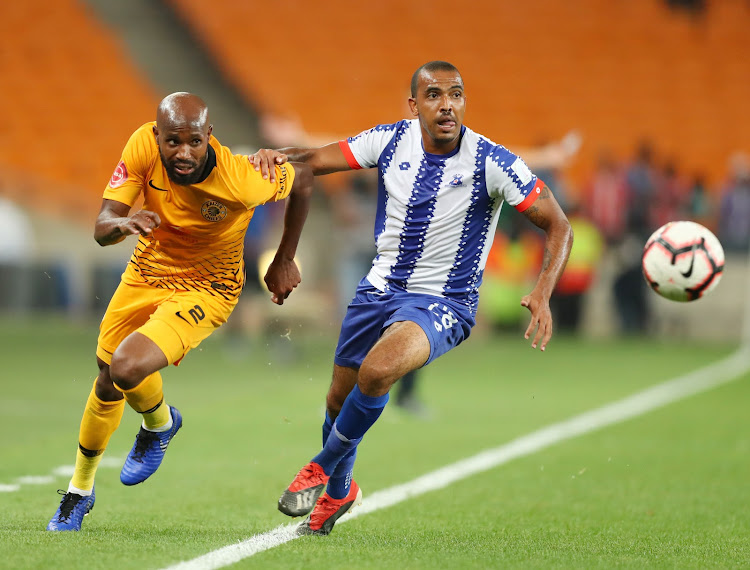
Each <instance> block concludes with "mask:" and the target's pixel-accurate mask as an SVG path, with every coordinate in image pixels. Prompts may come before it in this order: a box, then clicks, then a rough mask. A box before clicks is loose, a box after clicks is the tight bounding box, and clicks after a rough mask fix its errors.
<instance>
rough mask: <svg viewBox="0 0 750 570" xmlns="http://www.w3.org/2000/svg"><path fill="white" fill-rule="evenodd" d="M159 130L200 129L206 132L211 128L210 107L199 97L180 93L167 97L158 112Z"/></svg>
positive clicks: (160, 104) (157, 123) (162, 101)
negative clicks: (209, 120) (209, 119)
mask: <svg viewBox="0 0 750 570" xmlns="http://www.w3.org/2000/svg"><path fill="white" fill-rule="evenodd" d="M156 126H157V127H158V128H159V129H170V128H185V127H192V128H198V129H201V130H203V131H204V132H205V130H206V129H208V127H209V122H208V106H207V105H206V102H205V101H203V99H201V98H200V97H198V96H197V95H193V94H192V93H185V92H184V91H179V92H177V93H172V94H171V95H167V96H166V97H164V99H162V100H161V103H159V107H158V109H157V110H156Z"/></svg>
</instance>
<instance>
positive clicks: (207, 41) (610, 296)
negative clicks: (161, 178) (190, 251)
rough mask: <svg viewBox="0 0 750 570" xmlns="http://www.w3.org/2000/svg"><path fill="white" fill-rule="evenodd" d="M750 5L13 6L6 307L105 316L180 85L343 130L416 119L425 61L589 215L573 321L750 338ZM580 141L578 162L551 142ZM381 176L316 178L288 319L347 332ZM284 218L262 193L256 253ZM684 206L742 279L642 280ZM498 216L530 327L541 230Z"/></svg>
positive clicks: (496, 272) (277, 133)
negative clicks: (661, 295)
mask: <svg viewBox="0 0 750 570" xmlns="http://www.w3.org/2000/svg"><path fill="white" fill-rule="evenodd" d="M749 18H750V6H749V5H748V3H747V2H746V1H743V0H722V1H718V0H717V1H712V2H704V1H700V0H693V1H690V0H684V1H679V0H672V1H667V0H640V1H638V2H612V1H609V0H579V1H577V2H560V1H558V0H534V1H530V2H510V1H507V2H506V1H502V2H469V3H467V4H466V5H464V6H461V8H460V9H459V8H458V7H457V5H456V4H455V3H451V2H443V1H442V0H439V1H433V2H412V3H406V4H404V3H402V2H396V1H395V0H393V1H392V0H383V1H380V2H372V3H369V2H368V3H362V2H354V3H352V2H345V1H343V0H329V1H327V2H324V3H318V4H316V5H315V6H313V5H312V4H310V3H309V2H304V1H301V0H300V1H293V0H287V1H282V2H274V3H265V2H252V1H247V2H240V1H230V0H217V1H216V2H211V3H206V2H199V1H196V0H160V1H158V2H153V1H149V0H133V1H129V2H116V1H113V0H60V1H58V2H43V1H37V2H23V3H21V2H9V3H5V4H4V5H3V7H2V18H0V32H2V38H3V39H2V44H0V45H1V46H2V48H1V51H0V70H1V71H2V78H3V89H2V90H0V104H1V105H2V108H3V109H4V111H5V112H4V118H3V121H2V133H3V136H2V137H0V198H2V215H3V220H5V221H4V223H3V224H2V225H1V226H0V232H2V234H1V235H2V237H1V239H2V243H3V247H2V251H1V252H0V262H1V263H2V269H0V288H1V289H0V290H1V291H2V296H1V298H0V307H1V308H2V310H3V311H6V312H14V313H22V314H29V313H35V312H38V311H48V310H50V311H56V312H63V313H65V314H69V315H73V316H82V315H83V316H86V317H97V316H98V315H100V314H101V312H102V311H103V309H104V307H105V306H106V300H107V298H108V295H109V293H110V292H111V290H112V288H113V286H114V285H115V284H116V281H117V277H118V275H119V271H120V268H121V267H122V265H123V263H124V262H125V260H126V259H127V258H128V256H129V254H130V248H131V245H132V244H129V243H126V244H121V245H119V246H117V247H112V248H105V249H102V248H99V247H98V246H97V245H96V244H95V243H94V242H93V239H92V238H91V233H92V227H93V220H94V218H95V215H96V212H97V211H98V208H99V205H100V200H101V193H102V190H103V188H104V185H105V184H106V182H107V180H108V179H109V177H110V175H111V172H112V170H113V169H114V166H115V165H116V164H117V162H118V159H119V156H120V152H121V150H122V147H123V145H124V144H125V142H126V140H127V138H128V136H129V135H130V134H131V133H132V132H133V131H134V130H135V129H136V128H137V127H138V126H139V125H141V124H142V123H143V122H146V121H149V120H152V119H153V118H154V115H155V107H156V105H157V103H158V101H159V100H160V99H161V97H163V96H164V95H166V94H168V93H170V92H173V91H177V90H187V91H193V92H195V93H197V94H199V95H201V96H203V97H204V98H205V99H206V101H207V102H208V104H209V107H210V111H211V115H212V121H213V123H214V127H215V128H214V133H215V134H216V136H217V138H218V139H219V140H220V141H222V142H223V143H224V144H226V145H229V146H231V147H233V148H234V149H236V151H237V152H251V151H253V150H254V149H256V148H258V147H261V146H275V147H278V146H281V145H292V144H294V145H305V144H307V145H310V144H323V143H326V142H330V141H334V140H337V139H339V138H342V137H345V136H351V135H354V134H356V133H358V132H360V131H362V130H364V129H366V128H369V127H371V126H373V125H375V124H378V123H386V122H394V121H397V120H399V119H401V118H403V117H405V116H406V111H407V107H406V98H407V96H408V85H409V80H410V78H411V74H412V72H413V71H414V69H415V68H416V67H417V66H419V65H420V64H422V63H424V62H425V61H429V60H431V59H445V60H448V61H451V62H452V63H454V64H455V65H457V66H458V68H459V69H460V70H461V72H462V74H463V77H464V81H465V84H466V90H467V95H468V109H467V114H466V123H467V124H468V125H469V126H470V127H472V128H473V129H474V130H476V131H479V132H481V133H482V134H484V135H486V136H488V137H490V138H492V139H493V140H495V141H496V142H499V143H501V144H504V145H505V146H507V147H509V148H510V149H511V150H514V151H516V152H518V153H520V154H522V155H523V156H525V157H526V158H527V159H528V160H529V162H530V163H531V164H532V167H534V169H535V171H537V172H538V174H539V175H540V177H542V178H543V179H545V180H546V181H547V182H548V184H549V185H550V187H551V188H553V190H554V191H555V193H556V195H557V198H558V200H559V201H560V202H561V203H562V204H563V205H564V206H565V208H566V210H567V211H568V213H569V215H570V216H571V217H573V218H575V221H576V224H577V228H576V229H577V230H579V231H578V232H577V235H578V237H579V239H578V241H577V243H576V249H577V250H579V251H578V252H577V254H576V255H575V256H574V259H575V262H574V263H575V265H576V266H575V267H574V268H573V269H571V272H572V271H574V270H575V271H578V272H579V273H583V275H584V279H582V280H573V281H574V282H572V283H565V282H564V283H563V284H562V285H561V290H560V291H558V293H559V295H558V297H559V298H560V304H562V305H563V306H562V307H556V310H558V309H559V311H563V312H564V315H565V316H564V317H563V320H564V322H561V324H563V325H564V326H568V325H570V326H569V328H571V329H574V330H575V332H580V333H583V334H592V335H595V336H602V335H616V334H618V333H622V332H626V333H628V334H630V333H637V334H640V333H645V334H664V333H666V334H679V335H683V336H696V335H697V336H703V335H708V336H712V337H721V338H725V339H732V338H736V337H737V334H738V331H739V326H740V325H739V317H738V315H739V312H738V311H737V310H736V308H737V307H736V305H737V303H738V298H739V296H740V294H741V291H742V289H744V286H745V280H744V260H743V255H742V254H743V252H745V251H746V250H747V249H748V243H749V242H750V197H749V195H750V189H749V186H750V182H748V179H750V159H749V158H748V153H750V105H748V104H747V102H748V101H750V69H749V68H748V64H747V61H748V56H749V55H750V34H748V33H747V24H748V21H749ZM354 22H356V25H354ZM566 141H567V142H568V143H571V142H572V145H570V144H569V145H568V146H569V147H570V152H569V154H568V155H567V158H566V160H564V161H562V162H558V163H557V164H553V165H552V166H550V165H549V164H545V163H539V162H538V161H535V160H533V158H534V157H533V156H532V154H533V152H535V151H539V150H540V149H544V148H550V147H549V145H553V146H554V145H556V144H557V145H560V144H562V145H565V144H566ZM577 141H579V142H580V145H577V144H576V142H577ZM372 185H373V181H372V177H368V176H366V175H360V176H357V175H355V174H352V173H346V174H342V175H337V176H329V177H326V178H320V179H318V187H319V190H320V191H319V193H318V199H317V201H316V204H315V209H314V211H313V213H312V215H311V219H310V222H309V225H308V228H307V231H306V233H305V236H304V243H303V245H302V248H301V251H300V261H301V263H302V265H303V266H304V275H303V277H304V279H305V282H304V285H303V286H302V288H301V289H300V291H299V292H298V293H297V294H296V295H295V296H296V297H298V299H297V300H296V302H295V300H294V299H292V300H291V301H290V304H289V306H288V307H285V309H284V311H283V315H284V316H285V317H287V316H288V317H290V318H292V319H295V318H296V315H294V313H296V312H299V313H304V314H303V315H301V316H304V318H305V319H308V320H312V321H313V322H319V324H322V325H325V326H330V327H332V328H333V329H334V330H335V327H336V321H337V320H338V316H339V314H340V308H341V307H342V306H344V305H345V303H346V302H347V300H348V298H349V296H350V295H351V292H352V290H353V287H354V284H355V282H356V280H357V279H358V278H357V277H355V276H357V275H361V274H362V273H364V271H366V265H365V267H364V268H363V267H362V263H363V262H362V261H361V259H362V258H363V257H364V259H367V258H368V257H369V256H370V255H371V250H370V249H369V248H371V247H372V246H371V241H372V240H371V238H370V236H371V234H372V208H371V207H370V205H371V204H372V199H371V194H370V191H371V189H372ZM279 214H280V212H278V211H275V212H274V211H270V210H269V211H266V212H263V213H262V214H261V213H260V212H259V214H258V216H257V219H256V223H255V226H257V227H253V228H251V231H250V234H251V235H250V236H249V238H248V240H249V242H250V243H249V249H251V250H258V251H260V250H264V249H267V248H270V247H273V245H274V243H275V240H276V238H277V233H276V231H277V230H278V228H279V221H280V220H279ZM673 219H692V220H696V221H699V222H702V223H704V224H706V225H707V226H708V227H709V228H710V229H712V230H714V231H716V232H717V233H718V234H719V237H720V239H722V241H723V242H724V245H725V248H726V249H727V251H728V254H729V256H730V260H729V262H728V263H727V271H726V275H725V277H724V281H725V282H724V283H723V284H722V287H721V288H720V289H719V291H718V292H717V293H716V294H715V295H713V296H712V298H711V299H707V300H705V301H702V302H701V303H697V304H695V306H689V307H686V306H673V305H672V304H671V303H667V302H663V301H662V300H661V299H658V298H656V297H655V296H654V295H652V294H650V293H648V292H647V291H646V290H645V289H644V285H643V283H642V282H641V280H640V276H639V275H638V270H637V263H638V256H639V249H640V248H641V247H642V244H643V241H644V240H645V237H647V236H648V235H649V234H650V233H651V231H653V230H654V229H655V228H657V227H658V226H660V225H661V224H662V223H664V222H665V221H668V220H673ZM500 229H501V233H500V234H499V236H498V243H497V244H496V247H495V250H494V251H493V255H492V259H491V262H490V265H489V267H488V269H487V275H486V278H485V280H486V282H487V286H486V287H485V289H484V290H483V306H482V318H483V321H484V323H485V324H490V325H492V326H495V327H498V328H508V327H510V328H512V327H515V326H516V325H517V324H518V321H519V319H521V320H522V319H523V317H524V315H523V313H522V312H521V311H520V309H519V308H518V307H517V305H518V303H517V299H518V297H519V296H520V294H521V293H522V292H523V291H526V290H527V289H528V288H529V283H530V282H531V281H532V279H533V277H534V276H535V274H536V270H537V268H538V257H539V255H538V253H539V247H540V246H539V240H538V237H539V236H538V234H534V233H533V232H531V231H530V228H529V227H528V225H527V224H526V223H525V220H521V219H520V216H517V215H516V214H515V213H514V212H511V211H507V212H506V215H504V216H503V219H502V221H501V228H500ZM331 230H332V231H331ZM735 252H736V254H735ZM365 263H366V262H365ZM252 296H253V292H249V293H247V294H246V297H248V298H249V297H252ZM305 297H308V298H307V299H305ZM261 310H264V311H266V313H268V314H270V315H271V316H270V317H269V316H268V315H267V314H264V315H262V316H261V317H260V318H261V319H265V318H275V315H276V314H278V315H281V314H282V311H280V310H275V309H274V308H273V307H265V306H262V307H261V308H260V309H258V310H253V311H252V312H253V313H257V312H258V311H261ZM244 313H247V311H244ZM331 315H333V316H331ZM708 316H710V317H711V318H708ZM248 319H249V317H248V316H247V315H246V314H245V316H244V317H242V320H243V321H245V323H244V325H243V326H244V327H245V328H247V327H249V328H251V329H253V327H254V330H256V331H257V330H259V328H262V323H248V322H247V321H248ZM576 319H578V320H576ZM237 320H240V319H239V318H237ZM569 320H570V322H568V321H569ZM695 322H699V323H700V326H696V325H695ZM719 323H720V324H719Z"/></svg>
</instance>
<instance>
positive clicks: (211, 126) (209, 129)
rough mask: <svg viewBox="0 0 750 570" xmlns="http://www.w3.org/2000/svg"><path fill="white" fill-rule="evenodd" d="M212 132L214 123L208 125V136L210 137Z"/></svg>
mask: <svg viewBox="0 0 750 570" xmlns="http://www.w3.org/2000/svg"><path fill="white" fill-rule="evenodd" d="M212 132H214V126H213V125H208V136H209V137H210V136H211V133H212Z"/></svg>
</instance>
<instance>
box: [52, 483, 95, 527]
mask: <svg viewBox="0 0 750 570" xmlns="http://www.w3.org/2000/svg"><path fill="white" fill-rule="evenodd" d="M57 492H58V493H59V494H61V495H62V496H63V498H62V501H60V506H59V507H57V512H56V513H55V516H53V517H52V519H51V520H50V521H49V524H48V525H47V530H52V531H62V530H81V523H82V522H83V517H85V516H86V515H87V514H89V512H90V511H91V509H93V508H94V500H95V498H96V497H95V496H94V490H93V489H92V490H91V495H89V496H88V497H82V496H81V495H76V494H75V493H66V492H65V491H63V490H62V489H60V490H58V491H57Z"/></svg>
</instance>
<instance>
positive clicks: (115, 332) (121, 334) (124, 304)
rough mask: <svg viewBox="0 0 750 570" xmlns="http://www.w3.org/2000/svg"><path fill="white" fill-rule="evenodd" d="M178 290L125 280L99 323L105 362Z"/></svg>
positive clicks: (100, 350) (100, 354)
mask: <svg viewBox="0 0 750 570" xmlns="http://www.w3.org/2000/svg"><path fill="white" fill-rule="evenodd" d="M173 293H174V291H170V290H168V289H158V288H156V287H151V286H149V285H145V284H130V283H124V282H121V283H120V285H119V286H118V287H117V289H116V290H115V292H114V294H113V295H112V299H111V300H110V302H109V306H108V307H107V310H106V312H105V313H104V317H102V322H101V324H100V326H99V339H98V341H97V347H96V355H97V357H98V358H99V359H101V360H102V361H103V362H104V363H105V364H107V365H109V364H111V363H112V354H114V352H115V350H116V349H117V347H118V346H120V343H122V341H123V340H125V339H126V338H127V337H128V336H129V335H131V334H132V333H133V332H135V331H136V330H138V329H139V328H140V327H142V326H143V325H144V324H145V323H146V322H148V320H149V317H150V316H151V315H152V314H153V313H154V311H155V310H156V309H157V307H158V306H159V305H160V304H161V303H162V302H164V301H165V300H167V299H169V298H170V297H171V296H172V295H173Z"/></svg>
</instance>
